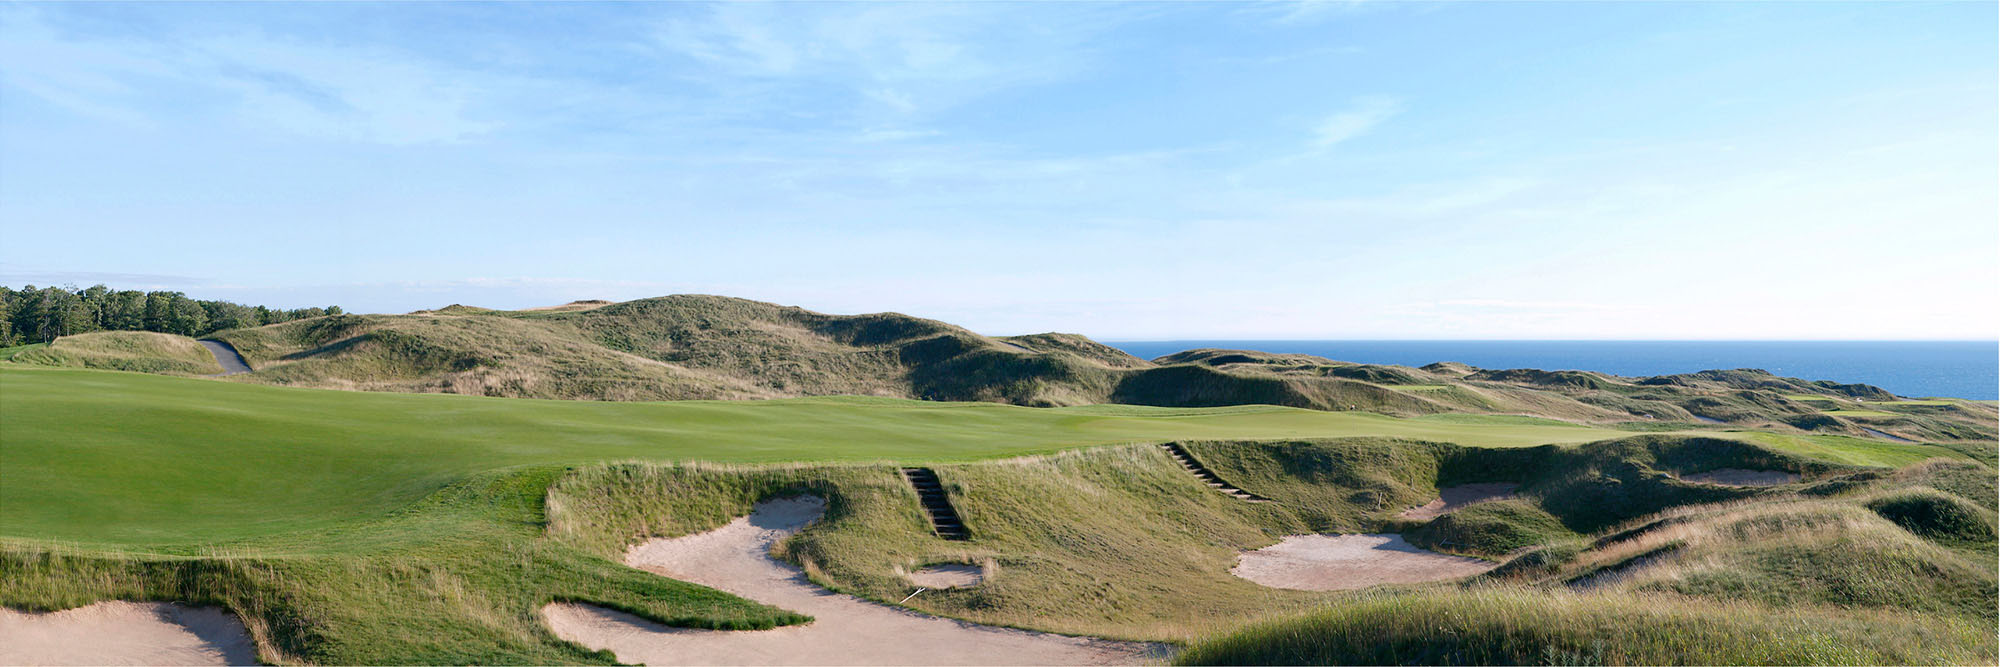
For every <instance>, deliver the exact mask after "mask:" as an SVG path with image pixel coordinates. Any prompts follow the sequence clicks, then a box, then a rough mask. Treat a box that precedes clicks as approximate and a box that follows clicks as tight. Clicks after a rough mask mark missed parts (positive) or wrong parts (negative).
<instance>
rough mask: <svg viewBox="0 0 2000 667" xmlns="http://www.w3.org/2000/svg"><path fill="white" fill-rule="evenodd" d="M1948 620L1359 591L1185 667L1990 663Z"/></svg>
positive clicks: (1989, 642)
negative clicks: (1366, 592)
mask: <svg viewBox="0 0 2000 667" xmlns="http://www.w3.org/2000/svg"><path fill="white" fill-rule="evenodd" d="M1994 653H1995V646H1994V637H1993V632H1992V626H1991V624H1990V623H1986V624H1981V623H1976V622H1971V621H1966V620H1961V619H1953V618H1936V617H1928V616H1921V615H1916V614H1909V613H1902V612H1892V611H1875V612H1855V611H1840V610H1832V609H1824V608H1814V607H1803V608H1792V609H1774V608H1771V607H1765V606H1762V605H1757V604H1749V603H1719V602H1714V601H1706V600H1694V599H1690V598H1684V597H1679V596H1673V595H1660V594H1632V593H1594V594H1575V593H1567V592H1562V591H1539V590H1529V589H1520V588H1501V587H1488V588H1476V589H1472V590H1464V591H1439V590H1428V591H1417V592H1383V593H1372V594H1363V595H1359V596H1356V597H1353V598H1349V599H1346V600H1342V601H1340V602H1337V603H1334V604H1330V605H1327V606H1326V607H1324V608H1322V609H1319V610H1317V611H1314V612H1312V613H1310V614H1306V615H1304V616H1301V617H1297V618H1291V619H1285V620H1279V621H1270V622H1265V623H1260V624H1255V625H1252V626H1250V627H1247V628H1244V629H1241V630H1238V631H1235V632H1231V633H1227V634H1223V635H1220V636H1217V637H1213V638H1210V639H1205V640H1203V641H1200V642H1196V643H1195V644H1193V645H1192V646H1190V647H1189V648H1188V649H1187V650H1186V651H1185V652H1183V653H1181V654H1180V656H1179V657H1178V658H1177V659H1176V662H1177V663H1179V664H1188V665H1343V664H1347V665H1353V664H1359V665H1410V664H1416V665H1518V664H1564V665H1574V664H1585V665H1738V664H1762V665H1876V664H1978V663H1991V662H1992V661H1993V659H1994Z"/></svg>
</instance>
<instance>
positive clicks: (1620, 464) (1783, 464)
mask: <svg viewBox="0 0 2000 667" xmlns="http://www.w3.org/2000/svg"><path fill="white" fill-rule="evenodd" d="M1184 446H1186V447H1187V448H1188V450H1189V451H1190V452H1192V453H1193V454H1194V456H1195V457H1196V458H1197V459H1200V460H1201V461H1202V462H1203V463H1204V464H1205V465H1207V466H1208V467H1209V468H1210V469H1211V470H1214V471H1215V472H1216V473H1217V474H1218V475H1220V476H1222V478H1223V479H1226V480H1229V481H1230V482H1231V483H1232V484H1235V485H1236V486H1238V487H1240V488H1242V489H1244V490H1245V491H1249V492H1251V493H1254V494H1258V495H1260V496H1263V497H1266V498H1271V499H1273V500H1276V501H1278V502H1279V503H1282V504H1284V505H1286V506H1287V507H1290V508H1293V510H1294V511H1296V512H1298V513H1299V515H1300V516H1301V517H1303V518H1305V519H1306V520H1307V521H1308V525H1309V527H1310V528H1311V529H1312V530H1313V531H1315V532H1372V531H1378V530H1403V529H1404V528H1405V522H1403V521H1402V520H1400V519H1399V518H1398V517H1397V514H1398V513H1400V512H1401V511H1402V510H1404V509H1406V508H1409V507H1415V506H1418V505H1422V504H1424V503H1425V502H1428V501H1430V500H1431V499H1433V498H1436V497H1437V495H1438V488H1440V487H1446V486H1456V485H1460V484H1470V483H1477V482H1513V483H1517V484H1520V487H1519V488H1518V489H1517V491H1516V492H1517V493H1518V494H1519V495H1520V496H1521V499H1519V500H1516V501H1507V502H1498V503H1481V504H1476V505H1473V506H1470V507H1467V508H1464V509H1461V510H1458V511H1456V512H1452V513H1450V514H1447V515H1445V516H1443V517H1440V518H1438V519H1434V520H1432V521H1430V522H1428V523H1427V524H1424V525H1421V526H1418V527H1415V528H1414V529H1412V530H1410V531H1409V533H1408V535H1407V537H1408V539H1409V540H1410V541H1411V543H1413V544H1417V545H1420V546H1424V547H1427V548H1432V549H1436V550H1439V551H1448V552H1452V553H1460V554H1467V555H1475V556H1482V557H1489V558H1490V557H1500V556H1504V555H1506V554H1508V553H1509V552H1512V551H1514V550H1517V549H1521V548H1524V547H1530V546H1535V545H1539V544H1543V543H1547V542H1551V541H1556V540H1561V539H1566V538H1571V537H1574V536H1575V535H1577V534H1579V533H1588V532H1593V531H1597V530H1600V529H1603V528H1605V527H1607V526H1611V525H1614V524H1617V523H1620V522H1624V521H1627V520H1630V519H1631V518H1633V517H1637V516H1644V515H1647V514H1652V513H1654V512H1659V511H1661V510H1663V509H1666V508H1669V507H1675V506H1681V505H1691V504H1701V503H1713V502H1720V501H1726V500H1737V499H1743V498H1752V497H1758V496H1767V495H1772V494H1776V493H1782V492H1783V490H1782V489H1760V488H1742V487H1723V486H1716V485H1709V484H1695V483H1689V482H1683V481H1681V480H1680V479H1678V478H1677V475H1679V474H1684V473H1690V472H1701V471H1703V470H1709V469H1714V468H1752V469H1762V470H1784V471H1788V472H1800V473H1807V474H1809V475H1813V476H1823V475H1829V474H1832V473H1835V472H1840V471H1846V470H1850V468H1848V467H1846V466H1841V465H1838V464H1832V463H1826V462H1822V461H1815V460H1813V459H1810V458H1806V457H1803V456H1798V455H1794V454H1788V453H1785V452H1781V451H1775V450H1773V449H1769V448H1764V447H1759V446H1756V445H1752V444H1748V443H1744V442H1741V441H1736V440H1729V439H1721V438H1708V437H1691V436H1666V435H1645V436H1634V437H1629V438H1623V439H1618V440H1605V441H1600V442H1593V443H1588V444H1583V445H1578V446H1573V447H1557V446H1541V447H1526V448H1513V449H1486V448H1464V447H1456V446H1451V445H1443V444H1439V443H1424V442H1399V441H1390V440H1365V439H1344V440H1324V441H1309V440H1302V441H1291V442H1264V443H1212V442H1192V443H1186V444H1185V445H1184Z"/></svg>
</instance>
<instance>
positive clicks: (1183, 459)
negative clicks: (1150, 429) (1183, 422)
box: [1160, 442, 1271, 503]
mask: <svg viewBox="0 0 2000 667" xmlns="http://www.w3.org/2000/svg"><path fill="white" fill-rule="evenodd" d="M1160 447H1161V448H1163V449H1166V450H1167V455H1168V456H1171V457H1174V460H1175V461H1178V462H1180V464H1181V467H1182V468H1186V469H1187V471H1188V472H1189V473H1192V474H1193V475H1194V476H1195V478H1196V479H1199V480H1201V481H1202V483H1203V484H1207V485H1208V488H1211V489H1215V490H1217V491H1221V492H1222V493H1223V494H1224V495H1227V496H1229V497H1231V498H1235V499H1237V500H1241V501H1243V502H1246V503H1268V502H1271V499H1270V498H1265V497H1263V496H1259V495H1257V494H1254V493H1251V492H1249V491H1244V490H1242V489H1239V488H1236V487H1234V486H1230V484H1229V483H1228V482H1225V481H1222V478H1221V477H1217V476H1215V473H1213V472H1210V471H1209V469H1208V467H1207V466H1204V465H1202V464H1201V462H1200V461H1196V460H1194V456H1192V455H1190V454H1188V451H1187V450H1186V449H1183V448H1181V445H1180V443H1177V442H1169V443H1166V444H1163V445H1160Z"/></svg>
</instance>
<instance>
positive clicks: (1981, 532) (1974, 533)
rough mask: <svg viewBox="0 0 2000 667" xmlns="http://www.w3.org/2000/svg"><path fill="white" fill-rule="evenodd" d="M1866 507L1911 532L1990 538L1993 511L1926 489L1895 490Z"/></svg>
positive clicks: (1951, 537) (1940, 536)
mask: <svg viewBox="0 0 2000 667" xmlns="http://www.w3.org/2000/svg"><path fill="white" fill-rule="evenodd" d="M1867 507H1868V509H1871V510H1874V511H1875V513H1876V514H1880V515H1882V518H1884V519H1888V520H1890V521H1893V522H1895V523H1896V525H1898V526H1902V527H1903V528H1905V529H1907V530H1909V531H1910V532H1912V533H1916V534H1918V535H1923V536H1925V537H1934V538H1940V539H1947V540H1960V541H1979V540H1992V539H1993V538H1994V532H1993V516H1992V514H1993V512H1992V511H1991V510H1990V509H1987V508H1982V507H1980V506H1978V505H1974V504H1972V501H1970V500H1966V499H1964V498H1960V497H1957V496H1953V495H1949V494H1946V493H1944V492H1942V491H1938V490H1936V489H1929V488H1922V487H1918V488H1912V489H1903V490H1900V491H1895V492H1892V493H1889V494H1886V495H1883V496H1880V497H1877V498H1872V499H1870V500H1868V502H1867Z"/></svg>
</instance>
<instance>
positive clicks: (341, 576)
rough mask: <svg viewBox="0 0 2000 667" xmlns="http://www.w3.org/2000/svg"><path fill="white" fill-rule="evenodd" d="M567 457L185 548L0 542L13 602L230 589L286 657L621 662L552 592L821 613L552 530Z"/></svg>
mask: <svg viewBox="0 0 2000 667" xmlns="http://www.w3.org/2000/svg"><path fill="white" fill-rule="evenodd" d="M564 473H565V470H564V469H562V468H537V469H530V470H520V471H511V472H504V473H493V474H485V475H479V476H476V477H474V478H473V479H470V480H466V481H464V482H461V483H458V484H454V485H452V486H450V487H447V488H446V489H444V490H441V491H439V492H437V493H435V494H432V495H431V496H429V497H427V498H425V499H424V500H423V501H422V502H419V503H417V504H415V505H413V506H411V507H408V508H406V509H404V510H403V511H400V512H398V513H396V514H395V515H394V516H390V517H385V518H383V519H380V520H377V521H371V522H361V523H352V524H347V525H343V526H341V527H338V528H335V529H332V530H326V531H319V532H311V533H295V534H291V535H287V536H280V537H273V538H264V539H259V540H249V541H243V542H238V543H235V544H231V545H228V546H215V547H207V548H202V549H199V550H197V553H194V554H188V555H169V554H159V553H148V552H144V551H140V552H114V551H101V550H82V549H76V548H74V547H69V546H64V545H61V544H60V543H53V544H51V543H30V542H25V541H22V540H18V539H9V540H6V541H4V542H0V605H5V606H8V607H14V608H20V609H30V610H55V609H64V608H70V607H76V606H81V605H85V604H89V603H91V602H94V601H98V600H105V599H128V600H169V601H178V602H187V603H195V604H213V605H219V606H222V607H225V608H227V609H229V610H230V611H231V612H233V613H235V614H236V615H237V616H238V617H239V618H241V619H243V621H244V624H245V626H246V627H247V628H248V629H249V630H250V632H251V636H252V638H253V639H254V640H255V641H256V643H257V645H258V651H259V657H260V658H261V659H262V660H264V661H267V662H272V663H278V664H287V663H307V664H335V665H356V664H468V663H477V664H615V662H616V661H615V660H613V658H612V656H611V655H610V654H609V653H602V652H593V651H587V650H583V649H581V648H579V647H577V646H575V645H573V644H569V643H567V642H562V641H560V640H557V639H556V638H555V637H553V636H552V635H550V634H549V632H548V630H547V629H546V628H545V627H544V626H543V625H542V624H541V621H540V619H539V617H538V616H537V615H536V612H537V610H539V609H540V608H541V607H542V606H543V605H546V604H548V603H550V602H553V601H578V602H588V603H591V604H596V605H599V606H604V607H609V608H613V609H619V610H622V611H626V612H629V613H632V614H636V615H638V616H640V617H643V618H648V619H652V620H655V621H658V622H662V623H667V624H670V625H677V626H687V627H697V628H730V629H755V628H769V627H773V626H777V625H786V624H793V623H800V622H804V621H806V620H809V619H806V618H804V617H801V616H798V615H796V614H793V613H790V612H787V611H784V610H781V609H776V608H773V607H768V606H765V605H761V604H757V603H754V602H750V601H747V600H743V599H741V598H737V597H735V596H732V595H728V594H725V593H721V592H717V591H714V590H711V589H708V588H704V587H701V586H696V585H693V584H687V583H683V582H679V581H675V580H672V579H667V578H664V577H657V576H653V575H650V574H646V573H644V572H641V571H638V570H634V569H631V568H628V567H625V566H624V565H622V564H619V563H617V562H614V561H612V560H607V559H605V558H601V557H598V556H596V555H594V554H591V553H588V552H585V551H581V550H578V549H575V548H571V547H568V546H566V545H564V544H561V543H559V542H555V541H551V540H547V539H545V538H543V537H542V535H541V530H542V526H543V525H544V523H545V516H544V509H543V508H544V505H543V496H544V494H545V492H546V489H547V488H548V484H549V483H550V481H551V480H553V479H555V478H557V477H559V476H561V475H563V474H564ZM10 507H11V505H10Z"/></svg>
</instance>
